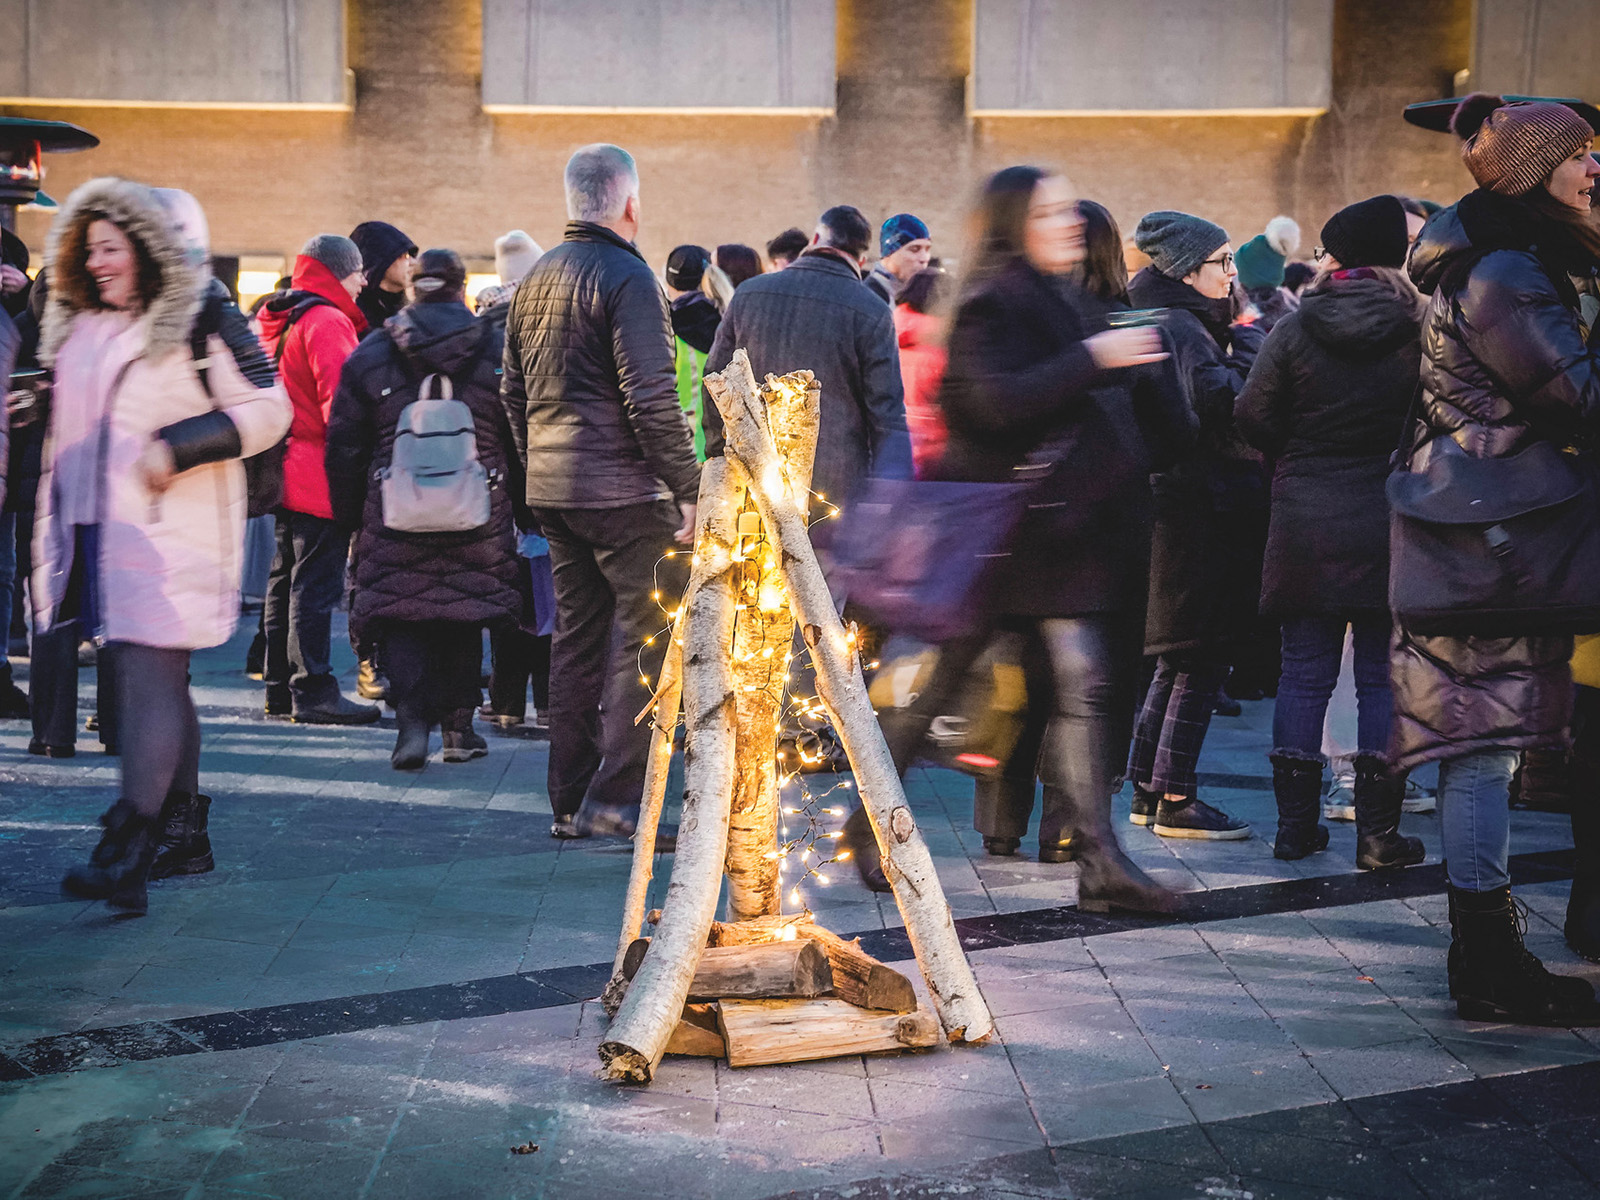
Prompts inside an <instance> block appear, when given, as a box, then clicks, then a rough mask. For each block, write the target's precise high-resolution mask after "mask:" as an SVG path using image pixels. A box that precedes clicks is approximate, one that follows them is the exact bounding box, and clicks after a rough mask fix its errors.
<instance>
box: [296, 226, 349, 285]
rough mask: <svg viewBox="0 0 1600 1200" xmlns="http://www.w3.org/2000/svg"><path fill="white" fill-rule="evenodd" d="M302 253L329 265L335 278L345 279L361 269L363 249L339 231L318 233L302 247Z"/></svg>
mask: <svg viewBox="0 0 1600 1200" xmlns="http://www.w3.org/2000/svg"><path fill="white" fill-rule="evenodd" d="M300 253H301V254H302V255H303V256H304V257H306V258H314V259H316V260H317V261H318V262H319V263H321V264H322V265H323V266H325V267H327V268H328V270H330V271H332V272H333V277H334V278H335V279H344V278H346V277H347V276H349V275H353V274H355V273H356V272H357V271H359V270H361V251H359V250H357V249H356V244H355V243H354V242H352V241H351V240H350V239H349V238H347V237H340V236H339V235H338V234H337V233H319V234H317V236H316V237H314V238H312V239H311V240H310V241H309V242H307V243H306V244H305V245H304V246H302V247H301V249H300Z"/></svg>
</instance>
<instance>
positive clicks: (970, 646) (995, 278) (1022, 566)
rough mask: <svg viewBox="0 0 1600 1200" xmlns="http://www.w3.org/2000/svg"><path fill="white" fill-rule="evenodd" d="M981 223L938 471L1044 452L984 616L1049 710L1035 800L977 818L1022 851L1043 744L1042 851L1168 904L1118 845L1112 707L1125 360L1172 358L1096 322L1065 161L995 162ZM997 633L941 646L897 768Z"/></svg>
mask: <svg viewBox="0 0 1600 1200" xmlns="http://www.w3.org/2000/svg"><path fill="white" fill-rule="evenodd" d="M973 226H974V228H975V230H976V234H977V239H978V240H977V242H976V245H975V247H974V251H973V253H972V254H971V255H970V256H969V258H968V268H967V270H968V274H967V276H966V278H965V279H964V280H963V283H962V289H961V295H960V299H959V301H958V303H957V307H956V313H955V317H954V320H953V322H952V328H951V331H950V342H949V348H950V361H949V365H948V367H947V369H946V373H945V381H944V387H943V388H942V389H941V391H940V403H941V405H942V406H943V408H944V413H945V421H946V424H947V425H948V428H949V441H948V443H947V445H946V448H945V453H944V457H943V458H942V460H941V461H940V464H939V468H938V471H937V477H938V478H939V479H945V480H959V481H969V482H984V481H987V482H996V483H999V482H1005V481H1008V480H1013V479H1015V478H1016V471H1017V469H1018V468H1019V467H1021V466H1023V465H1024V464H1034V465H1047V469H1046V470H1044V471H1043V472H1042V475H1041V478H1040V479H1039V482H1037V483H1036V484H1034V485H1033V492H1032V494H1031V495H1030V497H1029V501H1030V504H1029V509H1028V511H1027V513H1026V515H1024V516H1023V518H1022V522H1021V525H1020V526H1019V527H1018V529H1017V532H1016V534H1015V536H1014V538H1013V539H1012V541H1011V545H1010V553H1009V554H1008V555H1007V556H1006V557H1005V558H1004V559H1003V560H1002V561H1001V562H1000V564H999V565H998V566H997V567H996V568H995V570H996V575H995V577H994V578H992V579H990V580H986V581H985V595H986V596H988V597H990V598H991V601H990V603H991V609H990V612H989V614H988V615H989V617H990V619H991V620H992V621H993V622H994V623H995V624H996V625H999V626H1000V627H1003V628H1007V629H1014V630H1016V631H1018V632H1021V633H1022V634H1023V635H1024V636H1025V638H1026V639H1027V641H1028V644H1029V650H1028V651H1027V652H1026V653H1025V655H1024V660H1025V661H1028V662H1031V663H1033V664H1035V665H1036V667H1037V670H1036V671H1035V672H1034V673H1033V674H1034V678H1033V679H1031V680H1030V684H1031V686H1030V695H1029V703H1030V706H1032V708H1033V710H1034V711H1035V712H1036V713H1037V714H1039V715H1041V716H1042V715H1043V714H1045V713H1048V714H1049V715H1048V720H1047V722H1046V728H1045V729H1044V731H1043V732H1042V737H1040V738H1038V739H1036V740H1033V741H1032V742H1031V745H1030V746H1029V747H1028V751H1031V753H1030V752H1028V751H1025V752H1023V753H1022V754H1019V755H1018V756H1016V758H1015V760H1014V763H1013V765H1012V770H1011V771H1008V775H1013V776H1014V777H1015V782H1016V783H1017V784H1018V785H1019V787H1020V790H1022V791H1024V792H1025V800H1026V803H1020V802H1015V803H1013V802H1010V801H1020V800H1022V799H1023V797H1009V796H1004V795H1003V794H1002V795H1000V796H991V797H990V798H991V799H994V800H996V801H998V802H997V803H996V804H994V806H993V807H992V808H991V809H990V810H989V811H987V812H980V813H979V818H978V819H979V823H980V828H982V829H983V832H984V833H985V844H986V845H987V846H988V847H989V849H990V851H991V853H1002V854H1003V853H1010V852H1012V851H1014V850H1015V848H1016V846H1017V845H1018V844H1019V843H1020V840H1021V834H1022V831H1023V830H1025V829H1026V827H1027V818H1028V810H1029V809H1031V807H1032V801H1033V770H1034V761H1035V760H1034V755H1038V758H1037V769H1038V773H1039V775H1041V776H1042V777H1043V778H1044V780H1045V785H1046V786H1045V801H1044V811H1043V815H1042V816H1041V818H1040V828H1039V857H1040V859H1041V860H1043V861H1045V862H1061V861H1065V860H1066V859H1067V857H1069V856H1075V857H1076V859H1077V861H1078V863H1079V865H1080V872H1079V881H1078V903H1079V906H1080V907H1081V908H1084V909H1086V910H1094V911H1105V910H1106V909H1108V908H1111V907H1116V908H1125V909H1131V910H1134V911H1140V912H1165V911H1169V910H1170V909H1171V908H1172V906H1173V898H1172V896H1171V894H1170V893H1169V892H1167V891H1166V890H1165V889H1164V888H1162V887H1160V886H1158V885H1157V884H1155V883H1154V882H1152V881H1151V880H1150V879H1149V878H1148V877H1146V876H1145V874H1144V873H1143V872H1142V871H1140V870H1139V868H1138V867H1137V866H1135V865H1134V864H1133V862H1132V861H1130V860H1129V859H1128V858H1127V856H1126V855H1124V854H1123V853H1122V850H1121V848H1120V847H1119V846H1118V844H1117V838H1116V834H1115V832H1114V831H1113V830H1112V827H1111V792H1112V786H1113V780H1114V778H1115V776H1116V774H1117V769H1118V766H1119V764H1120V754H1121V749H1122V742H1121V739H1119V737H1118V732H1119V730H1121V731H1122V732H1123V733H1125V731H1126V721H1125V719H1124V720H1121V721H1119V719H1118V717H1117V713H1118V711H1119V709H1131V707H1132V704H1133V695H1132V693H1133V689H1134V687H1135V676H1136V673H1137V668H1138V660H1139V646H1140V637H1141V634H1142V622H1141V621H1140V620H1139V616H1140V614H1141V612H1142V609H1143V606H1144V593H1145V590H1146V588H1147V587H1148V573H1149V559H1148V556H1147V554H1146V553H1145V549H1146V547H1147V544H1148V514H1149V500H1148V496H1149V474H1150V464H1149V459H1148V456H1147V452H1146V450H1145V447H1144V443H1143V437H1142V435H1141V434H1140V431H1139V426H1138V420H1137V418H1136V416H1135V413H1134V406H1133V404H1132V403H1131V402H1130V395H1131V393H1130V391H1129V390H1127V389H1126V388H1124V387H1119V386H1117V385H1118V383H1119V378H1120V377H1119V376H1118V374H1117V373H1116V372H1117V371H1118V370H1119V369H1121V368H1129V367H1139V366H1142V365H1144V364H1149V363H1156V362H1159V361H1161V360H1163V359H1164V358H1165V357H1166V355H1165V353H1164V351H1163V349H1162V337H1161V334H1160V333H1159V331H1157V330H1155V329H1150V328H1142V329H1114V330H1104V331H1102V332H1099V333H1093V334H1091V333H1090V330H1089V327H1088V326H1087V325H1086V324H1085V322H1084V320H1083V318H1082V317H1081V316H1080V315H1079V313H1078V311H1077V309H1076V308H1075V307H1074V305H1073V303H1072V297H1073V295H1074V294H1075V289H1074V288H1073V286H1072V285H1071V284H1070V282H1068V279H1069V276H1070V273H1071V272H1072V271H1073V269H1074V268H1075V267H1077V266H1079V264H1080V263H1081V262H1082V260H1083V257H1084V240H1083V226H1084V222H1083V218H1082V217H1081V216H1079V214H1078V209H1077V205H1076V203H1075V199H1074V197H1073V195H1072V190H1071V187H1070V185H1069V184H1068V183H1067V181H1066V179H1065V178H1063V177H1062V176H1059V175H1051V174H1049V173H1047V172H1044V171H1041V170H1039V169H1038V168H1035V167H1008V168H1007V169H1005V170H1003V171H1000V172H997V173H996V174H995V175H992V176H991V177H990V178H989V179H988V180H987V182H986V183H985V184H984V186H983V190H982V193H981V197H980V200H979V207H978V212H977V214H976V217H975V219H974V221H973ZM987 640H988V635H987V633H984V634H981V635H979V636H977V637H974V638H963V639H958V640H957V641H955V642H952V643H949V644H948V645H946V646H945V647H943V649H942V652H941V654H940V657H939V661H938V664H937V665H936V666H935V668H934V670H933V672H932V676H931V678H930V680H929V683H928V685H927V687H926V688H925V689H924V691H923V692H922V694H921V695H920V696H918V698H917V699H916V701H915V702H914V703H913V704H912V705H911V706H910V708H909V709H906V710H901V711H900V712H899V714H898V717H897V719H896V720H895V721H894V722H893V724H892V725H891V727H890V729H889V730H888V731H886V732H887V733H888V735H889V741H890V747H891V751H892V752H893V754H894V757H895V762H896V765H897V766H898V767H899V768H900V769H901V770H902V771H903V770H904V768H905V767H907V766H908V765H909V764H910V761H911V759H912V757H913V755H914V754H915V751H916V749H917V747H918V746H919V744H920V743H921V741H922V738H923V736H924V735H925V734H926V732H927V729H928V727H929V723H930V722H931V721H932V719H933V718H934V717H935V716H936V715H938V714H940V713H942V712H945V711H948V708H947V705H948V701H949V699H950V698H951V696H952V694H953V690H954V689H955V688H956V687H957V686H959V684H960V681H961V680H962V679H963V678H964V677H965V675H966V673H967V670H968V668H969V666H970V664H971V663H972V662H973V661H974V659H975V658H976V656H977V653H978V652H979V651H980V650H981V648H982V646H983V645H984V644H985V643H986V642H987ZM1041 742H1042V744H1043V749H1042V753H1041V751H1040V743H1041ZM1024 780H1025V782H1024ZM997 790H1001V791H1003V790H1002V789H997ZM1013 790H1018V789H1013ZM1019 822H1020V825H1019ZM985 825H987V826H988V828H984V826H985Z"/></svg>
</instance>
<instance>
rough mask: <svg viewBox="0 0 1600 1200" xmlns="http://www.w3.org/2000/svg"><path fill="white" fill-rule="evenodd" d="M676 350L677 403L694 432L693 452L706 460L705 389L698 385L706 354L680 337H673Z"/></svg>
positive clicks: (702, 459) (703, 370) (703, 460)
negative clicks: (681, 407)
mask: <svg viewBox="0 0 1600 1200" xmlns="http://www.w3.org/2000/svg"><path fill="white" fill-rule="evenodd" d="M673 342H674V343H675V348H676V350H677V352H678V403H679V404H681V405H682V406H683V412H684V415H685V416H687V417H688V418H689V428H690V430H691V431H692V432H693V433H694V453H695V457H696V458H698V459H699V460H700V461H701V462H705V460H706V427H705V421H704V420H703V409H704V405H705V391H704V389H703V388H702V387H701V386H700V379H701V376H703V375H704V374H705V369H706V356H705V355H704V354H701V353H700V351H698V350H696V349H695V348H694V347H693V346H691V345H689V343H688V342H686V341H684V340H683V339H682V338H674V339H673Z"/></svg>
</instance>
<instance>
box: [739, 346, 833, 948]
mask: <svg viewBox="0 0 1600 1200" xmlns="http://www.w3.org/2000/svg"><path fill="white" fill-rule="evenodd" d="M762 399H763V400H764V402H765V407H766V422H767V427H768V429H770V431H771V433H772V436H773V440H774V442H775V443H776V445H777V451H778V455H779V458H780V459H781V461H782V463H783V469H784V474H785V476H786V477H787V478H788V480H789V481H790V485H791V489H792V491H793V494H795V495H797V496H804V495H805V494H806V489H807V488H808V487H809V486H810V483H811V465H812V460H813V459H814V458H815V456H816V450H817V422H818V417H819V415H820V410H821V403H822V392H821V389H820V388H819V387H818V386H817V384H816V382H815V380H814V379H813V378H812V376H811V372H810V371H797V372H796V373H794V374H793V375H785V376H783V377H782V378H781V379H777V378H774V377H772V376H770V375H769V376H768V377H767V384H766V387H765V388H764V389H763V391H762ZM739 523H740V525H739V535H740V536H739V541H740V549H739V553H740V555H741V559H742V561H743V567H742V573H743V579H742V580H741V594H740V608H739V617H738V621H737V623H736V625H735V627H734V642H733V647H734V648H733V682H734V688H735V694H736V695H737V698H738V710H739V716H738V722H739V733H738V746H739V749H738V762H737V766H736V768H735V774H734V785H733V812H732V816H731V818H730V821H729V827H728V863H727V869H728V916H729V918H730V919H731V920H734V921H742V920H746V919H748V918H750V917H758V916H765V915H769V914H772V913H776V912H777V911H778V909H779V902H780V900H781V898H782V894H783V888H782V883H781V881H780V879H779V871H778V861H777V859H775V858H773V856H772V852H773V851H774V850H775V849H776V848H777V845H778V808H779V796H778V786H779V785H778V768H777V763H776V759H775V758H774V757H773V756H774V753H775V751H776V749H777V742H778V724H779V721H780V720H781V719H782V717H783V708H784V693H785V687H784V684H785V680H786V678H787V676H788V661H789V654H790V646H791V645H792V644H793V642H794V617H793V615H792V614H791V613H790V612H789V605H788V602H787V600H786V599H785V597H784V594H783V580H782V576H781V575H780V573H779V570H778V562H777V553H776V549H775V545H774V543H773V541H772V539H771V537H770V535H766V536H763V535H764V532H765V531H764V526H763V523H762V521H761V518H760V515H759V514H758V513H756V512H755V511H754V510H750V511H747V512H743V513H740V514H739Z"/></svg>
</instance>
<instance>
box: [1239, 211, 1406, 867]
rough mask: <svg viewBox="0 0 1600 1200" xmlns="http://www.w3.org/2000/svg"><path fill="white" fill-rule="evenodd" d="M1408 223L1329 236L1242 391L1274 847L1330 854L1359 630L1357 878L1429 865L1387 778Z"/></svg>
mask: <svg viewBox="0 0 1600 1200" xmlns="http://www.w3.org/2000/svg"><path fill="white" fill-rule="evenodd" d="M1405 216H1406V213H1405V210H1404V208H1402V207H1401V204H1400V201H1399V200H1398V199H1396V198H1395V197H1394V196H1375V197H1373V198H1372V199H1370V200H1363V201H1362V202H1361V203H1359V204H1352V205H1350V206H1349V207H1347V208H1344V209H1341V210H1340V211H1339V212H1337V213H1335V214H1334V215H1333V216H1332V218H1330V219H1329V221H1328V223H1327V224H1326V225H1324V226H1323V227H1322V246H1323V258H1322V260H1321V264H1320V265H1321V271H1320V272H1319V274H1318V276H1317V279H1316V280H1315V282H1313V283H1312V284H1311V286H1310V287H1308V288H1307V289H1306V291H1305V293H1304V295H1303V296H1302V297H1301V302H1300V306H1299V308H1298V309H1297V310H1296V311H1294V312H1291V313H1289V314H1288V315H1286V316H1285V317H1284V318H1283V319H1282V320H1281V321H1279V322H1278V324H1277V326H1276V327H1275V328H1274V329H1273V331H1272V333H1271V334H1270V335H1269V336H1268V337H1267V340H1266V342H1265V343H1264V344H1263V345H1262V347H1261V352H1260V354H1259V355H1258V356H1257V358H1256V361H1255V365H1254V366H1253V367H1251V369H1250V377H1249V379H1248V380H1247V381H1246V383H1245V386H1244V390H1243V391H1242V392H1240V393H1239V398H1238V401H1237V402H1236V403H1235V406H1234V412H1235V417H1236V420H1237V422H1238V426H1239V430H1240V432H1241V433H1242V434H1243V435H1244V436H1245V437H1246V438H1247V439H1248V440H1249V441H1250V443H1251V444H1252V445H1254V446H1255V447H1256V448H1257V449H1258V450H1260V451H1261V452H1262V453H1263V454H1265V455H1266V456H1267V458H1268V459H1269V460H1270V461H1272V462H1273V463H1274V464H1275V466H1274V470H1273V475H1272V516H1271V524H1270V526H1269V529H1268V534H1267V553H1266V562H1265V566H1264V569H1263V572H1262V586H1261V612H1262V615H1263V616H1266V617H1268V618H1271V619H1272V620H1274V621H1276V622H1278V624H1279V625H1280V626H1281V628H1282V631H1283V677H1282V680H1281V682H1280V684H1279V687H1278V698H1277V704H1276V706H1275V707H1274V709H1273V717H1272V746H1273V750H1272V754H1271V760H1272V782H1273V791H1274V794H1275V795H1276V797H1277V803H1278V834H1277V840H1276V843H1275V845H1274V847H1273V851H1274V853H1275V854H1276V855H1277V857H1278V858H1281V859H1299V858H1304V857H1305V856H1306V855H1308V854H1314V853H1316V852H1317V851H1319V850H1322V849H1325V848H1326V847H1327V845H1328V831H1327V829H1326V828H1324V827H1323V826H1321V825H1318V824H1317V815H1318V808H1319V803H1320V801H1321V798H1322V757H1321V747H1322V726H1323V718H1324V715H1325V714H1326V711H1327V708H1328V700H1329V697H1331V696H1332V694H1333V689H1334V685H1335V684H1336V683H1337V681H1338V678H1339V661H1340V658H1341V657H1342V653H1343V649H1344V640H1345V631H1346V629H1352V630H1353V633H1354V646H1355V681H1356V696H1357V703H1358V718H1357V722H1358V723H1357V753H1356V757H1355V781H1354V802H1353V803H1354V808H1355V819H1356V835H1357V843H1356V865H1357V866H1359V867H1361V868H1362V869H1363V870H1373V869H1376V868H1379V867H1400V866H1409V865H1411V864H1413V863H1419V862H1421V861H1422V857H1423V855H1422V843H1421V842H1420V841H1419V840H1418V839H1416V838H1408V837H1402V836H1401V835H1400V833H1399V827H1400V808H1401V802H1402V800H1403V797H1404V791H1405V783H1404V780H1403V779H1394V778H1392V777H1391V776H1390V774H1389V769H1388V761H1387V751H1388V745H1389V720H1390V713H1391V697H1390V692H1389V635H1390V629H1391V623H1390V619H1389V503H1388V500H1387V498H1386V497H1385V494H1384V484H1385V481H1386V480H1387V479H1388V477H1389V470H1390V467H1389V459H1390V456H1391V455H1392V454H1393V453H1394V448H1395V445H1396V443H1397V442H1398V441H1399V436H1400V435H1399V431H1400V429H1401V426H1402V425H1403V424H1404V421H1405V415H1406V411H1407V409H1408V408H1409V406H1410V404H1411V399H1412V396H1413V394H1414V393H1415V391H1416V386H1417V372H1418V369H1419V364H1420V363H1421V357H1422V355H1421V347H1420V344H1419V343H1418V340H1417V339H1418V331H1419V329H1420V326H1421V320H1422V298H1421V296H1420V295H1418V294H1417V291H1416V289H1415V288H1414V287H1412V286H1411V281H1410V280H1409V279H1407V278H1406V276H1405V274H1404V271H1403V267H1404V264H1405V257H1406V250H1407V242H1406V221H1405Z"/></svg>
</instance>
